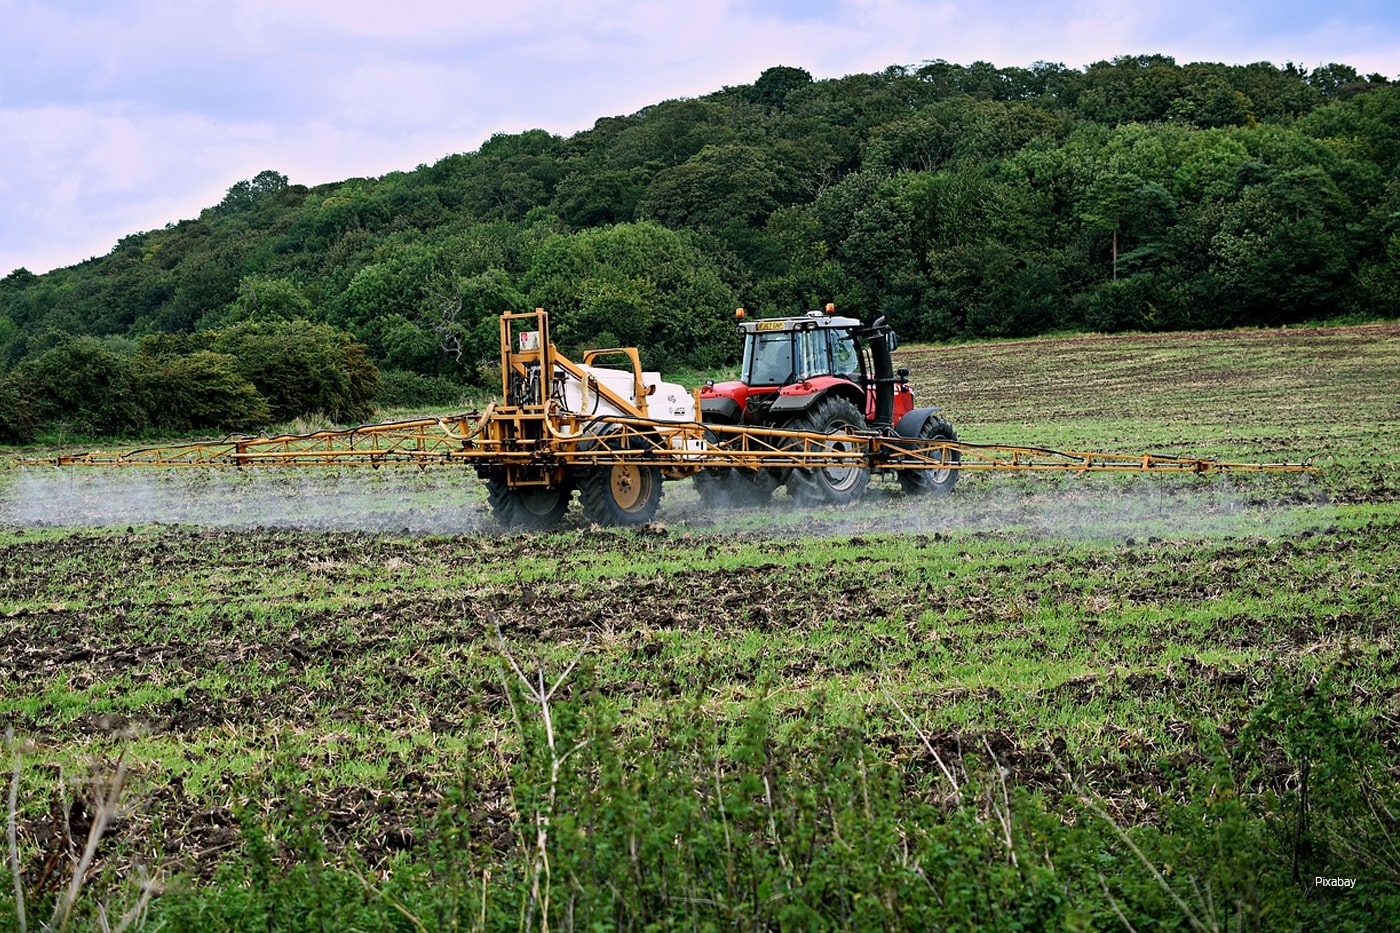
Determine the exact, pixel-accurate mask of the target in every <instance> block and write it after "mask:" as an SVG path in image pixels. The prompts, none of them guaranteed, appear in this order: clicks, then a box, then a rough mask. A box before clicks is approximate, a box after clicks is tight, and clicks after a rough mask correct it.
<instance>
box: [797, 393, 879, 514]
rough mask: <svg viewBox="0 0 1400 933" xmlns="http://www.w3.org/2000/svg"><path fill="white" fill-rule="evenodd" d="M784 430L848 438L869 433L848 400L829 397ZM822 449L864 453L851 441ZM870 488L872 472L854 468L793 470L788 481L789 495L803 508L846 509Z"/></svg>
mask: <svg viewBox="0 0 1400 933" xmlns="http://www.w3.org/2000/svg"><path fill="white" fill-rule="evenodd" d="M783 427H784V429H786V430H789V431H809V432H811V433H813V434H845V433H846V432H848V431H863V430H865V418H864V417H863V416H862V415H861V413H860V412H859V411H857V410H856V406H855V405H853V404H851V403H850V402H849V401H847V400H846V399H843V398H840V397H838V396H827V397H826V398H824V399H822V400H821V401H819V402H817V403H816V404H815V405H813V406H812V407H811V408H809V409H807V411H806V412H805V413H804V414H802V415H799V416H798V417H796V418H794V419H793V420H792V421H789V422H788V423H787V424H785V425H783ZM797 443H798V444H800V443H801V442H800V441H798V442H797ZM819 446H821V447H825V448H826V449H827V450H830V451H835V452H845V451H857V450H860V449H861V447H860V446H859V445H857V444H853V443H851V442H849V441H828V442H826V443H824V444H821V445H819ZM869 485H870V468H869V467H866V466H854V465H853V466H828V467H815V468H813V469H810V470H807V469H793V470H792V472H791V473H789V474H788V480H787V489H788V495H789V496H791V497H792V499H793V501H794V502H796V503H797V504H798V505H800V506H812V505H821V504H823V503H829V504H831V505H845V504H847V503H849V502H854V501H856V500H857V499H859V498H860V497H861V496H863V495H864V494H865V488H866V487H867V486H869Z"/></svg>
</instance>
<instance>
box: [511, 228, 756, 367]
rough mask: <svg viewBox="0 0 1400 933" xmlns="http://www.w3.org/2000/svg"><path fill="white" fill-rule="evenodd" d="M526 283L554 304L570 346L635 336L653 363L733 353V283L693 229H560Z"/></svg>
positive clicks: (557, 331)
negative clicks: (688, 232)
mask: <svg viewBox="0 0 1400 933" xmlns="http://www.w3.org/2000/svg"><path fill="white" fill-rule="evenodd" d="M522 291H524V292H525V293H526V294H529V295H531V296H532V297H533V298H535V299H536V301H537V304H539V305H541V306H543V307H546V308H549V309H551V310H552V311H553V317H552V319H551V320H552V324H553V326H554V337H555V340H556V342H558V343H559V344H560V345H561V346H564V347H567V348H570V349H579V348H583V347H588V346H598V345H600V344H604V343H616V342H617V341H618V340H622V339H628V338H635V339H631V340H630V342H631V343H633V344H635V345H637V346H639V347H641V348H642V349H643V351H644V361H645V362H646V363H647V365H648V366H653V367H664V366H667V365H677V364H689V365H693V366H709V365H714V364H716V363H718V362H720V361H722V360H724V359H727V358H729V357H731V356H732V355H733V353H734V349H735V348H734V346H733V345H732V344H731V341H729V340H727V339H726V338H727V337H728V336H729V335H730V329H729V328H730V323H731V322H732V320H733V317H732V315H733V309H734V307H735V303H736V300H737V299H736V296H735V294H734V292H733V290H732V289H730V288H729V287H728V286H727V285H726V284H725V282H724V280H723V278H722V277H721V276H720V274H719V272H718V270H717V269H716V268H715V266H714V264H713V263H712V262H711V261H710V260H709V259H708V258H707V256H706V255H705V253H704V252H703V251H702V250H701V249H700V247H699V245H698V244H697V242H696V240H695V239H694V238H693V237H690V236H687V235H685V234H682V233H678V232H676V231H673V230H669V229H667V228H665V227H661V226H658V225H656V224H650V223H636V224H618V225H617V226H613V227H604V228H601V229H598V230H589V231H583V232H580V233H576V234H572V235H568V236H557V237H554V238H552V239H550V240H549V241H547V242H546V243H544V244H543V245H542V246H541V247H540V249H539V250H538V251H537V252H536V253H535V255H534V259H533V262H532V264H531V267H530V270H529V271H528V273H527V274H526V276H525V278H524V280H523V282H522Z"/></svg>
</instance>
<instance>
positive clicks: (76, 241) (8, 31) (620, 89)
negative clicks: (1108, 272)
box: [0, 0, 1400, 275]
mask: <svg viewBox="0 0 1400 933" xmlns="http://www.w3.org/2000/svg"><path fill="white" fill-rule="evenodd" d="M1392 6H1393V5H1392V4H1381V3H1378V2H1374V0H1337V2H1334V3H1332V4H1330V5H1326V6H1318V5H1316V4H1306V5H1305V4H1303V3H1301V2H1298V0H1275V2H1271V3H1269V4H1268V5H1265V4H1263V2H1262V0H1258V2H1254V3H1245V4H1236V5H1234V6H1230V5H1222V4H1219V3H1217V2H1211V3H1207V2H1205V0H1183V2H1180V3H1174V4H1170V5H1168V4H1162V3H1157V4H1154V3H1151V2H1142V0H1139V2H1135V3H1126V2H1120V0H1077V2H1071V3H1068V4H1045V3H1042V2H1030V0H1008V2H1005V3H1002V4H997V5H995V6H989V5H987V4H983V3H973V2H971V0H934V2H926V0H718V2H705V3H691V4H676V3H671V2H663V0H594V2H578V3H558V2H555V0H513V2H510V3H506V2H495V3H481V2H470V3H463V2H461V0H400V2H398V3H394V4H384V3H383V2H382V0H298V2H296V3H288V2H286V0H219V2H213V0H141V2H138V3H131V2H128V0H89V2H84V3H75V2H58V0H0V22H3V23H4V24H5V29H4V30H3V31H0V164H3V165H4V166H5V172H4V175H3V177H0V207H2V208H3V209H2V210H0V275H3V274H4V272H5V271H7V270H8V269H10V268H14V267H16V266H19V265H25V266H27V267H28V268H30V269H31V270H33V271H44V270H46V269H48V268H52V267H54V266H56V265H62V264H66V263H70V262H76V261H79V260H81V259H83V258H86V257H87V256H91V255H99V254H102V253H105V252H106V251H107V250H109V249H110V248H111V247H112V246H113V245H114V244H115V243H116V241H117V240H118V239H119V238H120V237H122V236H124V235H126V234H129V233H133V232H137V231H140V230H145V229H151V228H153V227H159V226H163V225H164V224H166V223H168V222H173V221H177V220H180V219H182V218H187V217H194V216H196V215H197V214H198V212H199V210H200V209H201V208H203V207H208V206H210V205H212V204H214V203H217V202H218V200H219V199H220V198H221V197H222V196H223V193H224V191H225V190H227V188H228V186H229V185H231V184H233V183H234V182H235V181H238V180H240V179H243V178H251V177H252V176H253V175H255V174H256V173H257V172H259V171H261V170H263V169H268V168H271V169H275V170H277V171H280V172H283V173H285V174H287V175H288V176H289V177H290V178H291V180H292V181H293V182H295V183H300V184H319V183H323V182H330V181H335V180H339V179H341V178H345V177H350V176H361V175H379V174H383V173H385V172H388V171H391V170H395V169H410V168H412V167H413V166H415V165H418V164H421V163H425V162H433V161H436V160H437V159H439V158H441V157H442V156H445V155H448V154H450V153H452V152H460V151H466V150H470V149H475V148H476V147H478V146H479V145H480V144H481V143H482V142H483V141H485V140H486V139H487V138H488V137H489V136H490V135H491V134H492V133H495V132H516V131H520V130H524V129H529V128H533V127H542V128H544V129H547V130H550V131H551V132H555V133H560V134H565V135H567V134H569V133H572V132H575V131H577V130H580V129H584V128H586V127H588V126H590V125H592V123H593V121H594V120H595V119H597V118H599V117H604V116H612V115H617V114H626V113H632V112H635V111H636V110H638V109H640V108H642V107H644V106H646V105H648V104H652V103H656V102H658V101H661V100H666V99H670V98H675V97H687V96H699V95H703V94H706V93H708V92H710V91H713V90H717V89H719V88H720V87H722V86H725V85H735V84H741V83H747V82H750V81H752V80H754V79H755V78H757V76H758V75H759V74H760V73H761V72H762V71H763V70H764V69H765V68H768V67H771V66H773V65H779V64H782V65H793V66H796V67H801V68H805V69H807V70H808V71H810V72H811V73H812V74H813V75H814V76H816V77H818V78H822V77H839V76H841V75H846V74H852V73H858V72H868V71H878V70H881V69H883V68H885V67H886V66H889V65H896V64H904V65H918V64H919V63H921V62H924V61H928V60H930V59H936V58H942V59H947V60H949V61H954V62H960V63H969V62H972V61H974V60H978V59H980V60H984V61H990V62H993V63H994V64H997V65H1002V66H1007V65H1029V64H1031V63H1033V62H1035V61H1037V60H1045V61H1055V62H1062V63H1064V64H1067V65H1068V66H1069V67H1081V66H1083V65H1086V64H1088V63H1090V62H1093V61H1096V60H1099V59H1102V58H1108V57H1112V56H1115V55H1119V54H1131V53H1144V52H1162V53H1165V54H1168V55H1173V56H1175V57H1176V58H1177V60H1178V61H1183V62H1187V61H1198V60H1207V61H1228V62H1237V63H1238V62H1251V61H1258V60H1264V59H1267V60H1270V61H1274V62H1276V63H1279V64H1281V63H1283V62H1284V61H1289V60H1291V61H1295V62H1298V63H1299V64H1302V65H1303V66H1305V67H1315V66H1317V65H1321V64H1326V63H1328V62H1332V61H1340V62H1346V63H1348V64H1352V65H1354V66H1356V67H1357V68H1359V69H1361V70H1363V71H1379V72H1381V73H1383V74H1387V75H1390V76H1392V77H1395V76H1397V75H1400V39H1398V38H1397V37H1400V25H1397V18H1398V17H1400V12H1397V11H1396V10H1393V9H1392V8H1391V7H1392Z"/></svg>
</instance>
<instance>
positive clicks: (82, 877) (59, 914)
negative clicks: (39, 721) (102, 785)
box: [48, 752, 149, 933]
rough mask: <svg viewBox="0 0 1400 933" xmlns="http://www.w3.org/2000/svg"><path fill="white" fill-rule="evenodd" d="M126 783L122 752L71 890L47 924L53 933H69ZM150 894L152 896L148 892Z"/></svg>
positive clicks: (75, 869) (71, 882)
mask: <svg viewBox="0 0 1400 933" xmlns="http://www.w3.org/2000/svg"><path fill="white" fill-rule="evenodd" d="M125 783H126V753H125V752H123V753H122V754H121V755H119V756H118V757H117V771H116V773H115V774H114V775H112V777H111V779H110V780H109V781H108V782H107V788H106V791H107V792H106V794H105V795H104V796H103V798H102V799H101V800H100V801H99V802H98V804H97V812H96V813H94V814H93V817H92V825H91V827H89V829H88V836H87V844H86V845H85V846H84V847H83V855H82V857H81V858H80V859H78V864H77V867H75V868H74V869H73V877H72V878H71V879H70V880H69V882H68V889H67V890H66V891H65V892H64V894H63V897H62V898H60V899H59V902H58V903H57V904H55V905H54V911H53V918H52V919H51V920H50V921H49V924H48V928H49V929H50V930H58V931H59V933H63V931H64V930H66V929H68V921H69V920H70V919H71V918H72V915H73V907H74V905H75V904H77V902H78V895H79V893H81V892H82V889H83V883H84V882H85V881H86V880H87V873H88V870H89V869H90V868H92V862H93V859H95V858H96V857H97V846H98V845H99V844H100V843H101V842H102V837H103V836H104V835H105V834H106V832H107V827H108V825H109V824H110V823H111V822H112V817H113V816H114V815H116V813H117V804H118V802H119V801H120V800H121V794H122V786H123V785H124V784H125ZM147 891H148V892H149V888H148V889H147Z"/></svg>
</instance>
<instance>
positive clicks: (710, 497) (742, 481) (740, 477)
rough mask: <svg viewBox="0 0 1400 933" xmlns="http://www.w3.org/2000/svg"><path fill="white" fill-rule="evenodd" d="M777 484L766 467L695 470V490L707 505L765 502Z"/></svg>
mask: <svg viewBox="0 0 1400 933" xmlns="http://www.w3.org/2000/svg"><path fill="white" fill-rule="evenodd" d="M777 488H778V478H777V477H775V476H774V475H773V474H772V473H771V472H770V471H768V470H740V469H720V470H701V471H700V472H699V473H696V474H695V491H696V492H698V493H699V494H700V502H701V504H703V505H704V506H705V508H707V509H745V508H754V507H756V506H761V505H767V504H768V500H769V499H771V498H773V490H775V489H777Z"/></svg>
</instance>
